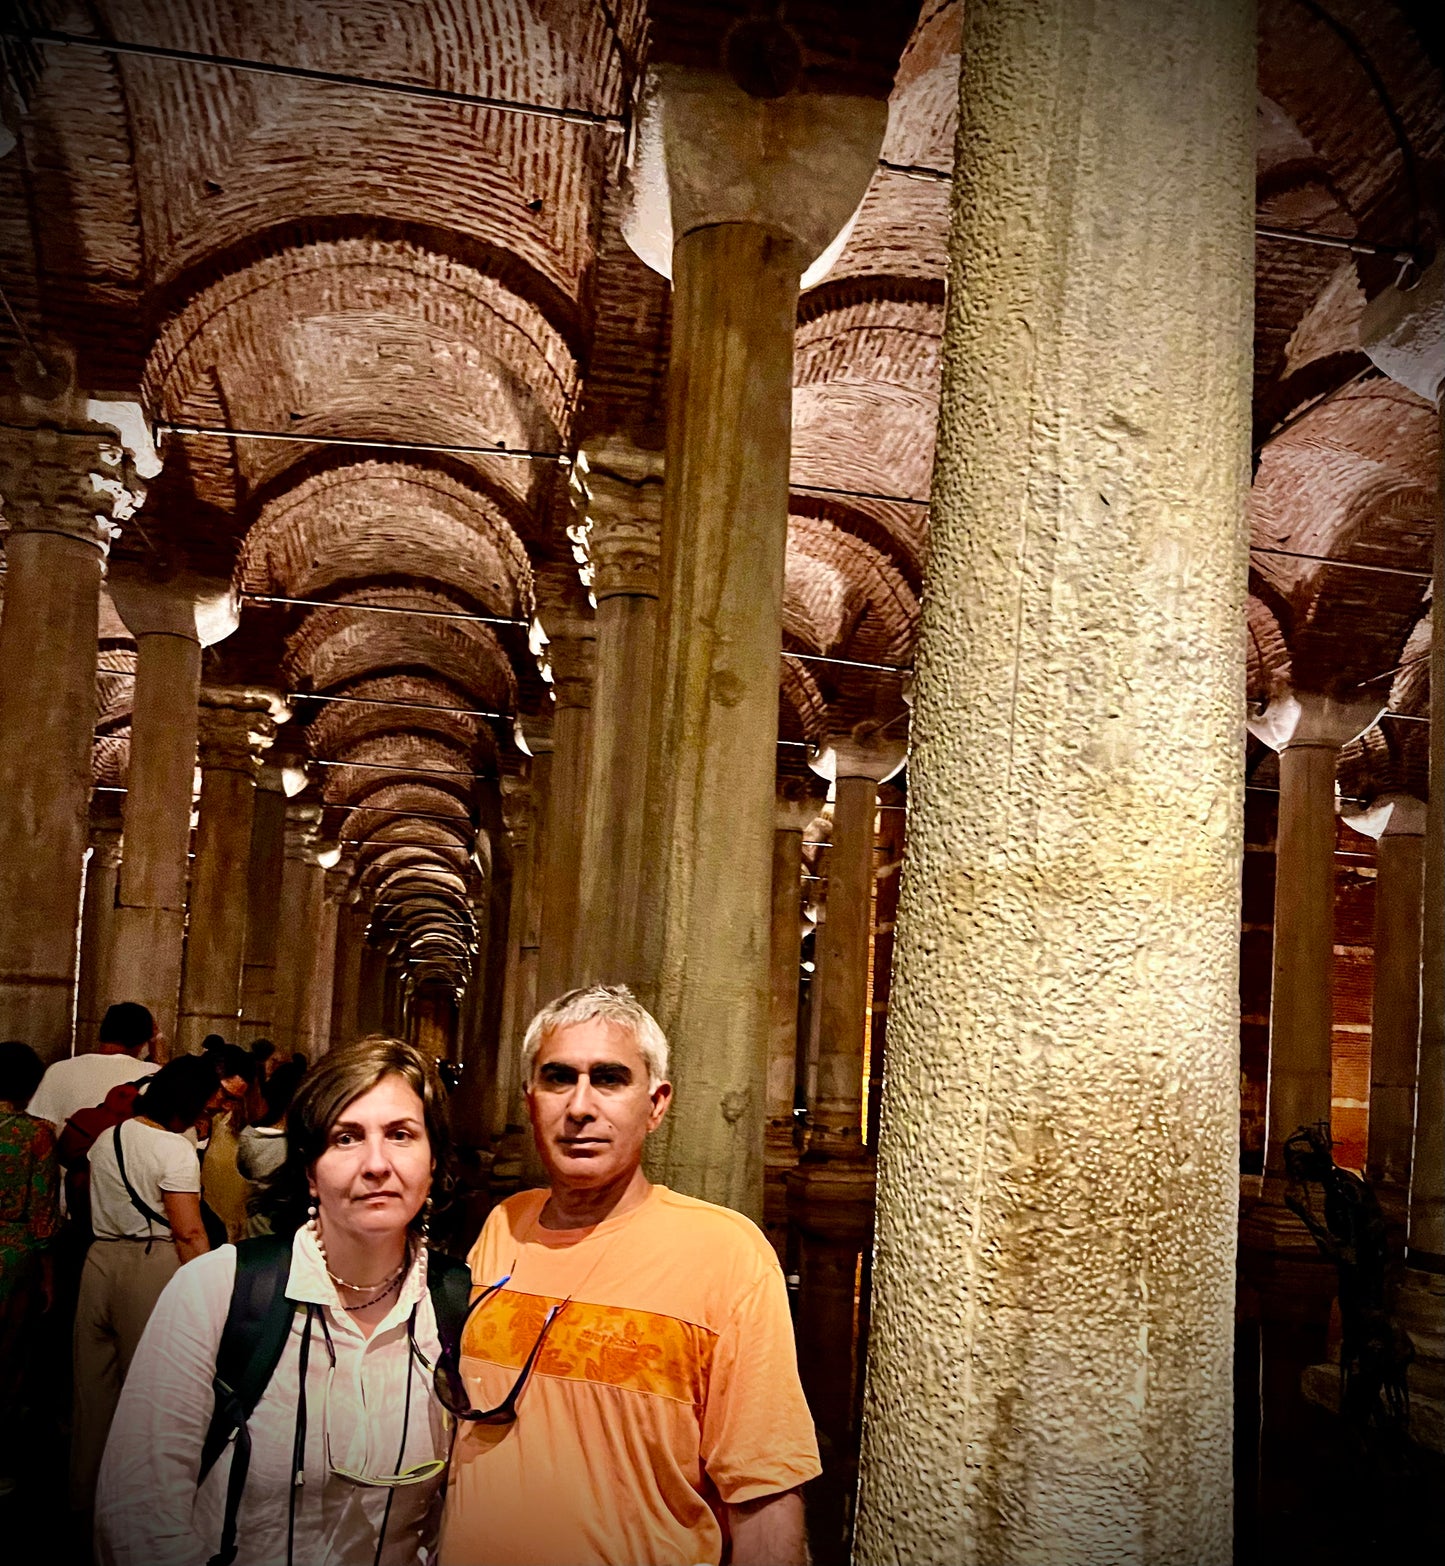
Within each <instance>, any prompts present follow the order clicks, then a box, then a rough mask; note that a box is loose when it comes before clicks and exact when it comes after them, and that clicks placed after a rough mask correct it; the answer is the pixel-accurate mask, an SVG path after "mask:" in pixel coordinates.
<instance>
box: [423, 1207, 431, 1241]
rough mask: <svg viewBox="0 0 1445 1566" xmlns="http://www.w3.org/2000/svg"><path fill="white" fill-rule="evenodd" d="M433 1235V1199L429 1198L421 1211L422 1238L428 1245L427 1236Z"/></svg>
mask: <svg viewBox="0 0 1445 1566" xmlns="http://www.w3.org/2000/svg"><path fill="white" fill-rule="evenodd" d="M430 1233H431V1197H430V1196H428V1197H427V1199H426V1202H425V1203H424V1204H423V1206H422V1210H421V1238H422V1243H423V1244H425V1243H426V1239H427V1236H428V1235H429V1234H430Z"/></svg>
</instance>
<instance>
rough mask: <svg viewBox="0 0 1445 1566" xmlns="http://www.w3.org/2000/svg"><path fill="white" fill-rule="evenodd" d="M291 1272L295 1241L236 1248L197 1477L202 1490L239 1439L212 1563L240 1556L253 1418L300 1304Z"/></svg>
mask: <svg viewBox="0 0 1445 1566" xmlns="http://www.w3.org/2000/svg"><path fill="white" fill-rule="evenodd" d="M290 1273H291V1243H290V1241H289V1240H285V1239H282V1238H281V1237H279V1236H277V1235H274V1234H266V1235H259V1236H257V1237H256V1238H255V1239H252V1240H242V1241H241V1243H240V1244H239V1245H238V1246H237V1247H236V1281H235V1282H234V1283H233V1284H232V1285H231V1303H230V1307H229V1308H228V1310H227V1312H226V1325H225V1327H224V1328H223V1329H222V1331H221V1344H220V1347H219V1348H218V1349H217V1351H216V1374H215V1378H214V1380H213V1381H212V1383H211V1385H212V1387H213V1389H214V1391H215V1394H216V1403H215V1409H214V1411H213V1412H212V1414H211V1423H210V1428H209V1429H208V1430H207V1431H206V1439H205V1441H204V1442H203V1443H202V1445H201V1468H200V1473H199V1475H198V1477H197V1479H196V1483H197V1484H198V1485H199V1484H202V1483H204V1481H205V1478H206V1475H207V1474H209V1473H210V1471H211V1470H212V1468H214V1467H215V1466H216V1462H217V1460H218V1459H219V1458H220V1455H221V1453H222V1452H224V1451H225V1449H226V1443H227V1442H228V1441H229V1440H230V1439H231V1437H232V1435H234V1436H235V1438H236V1444H235V1451H234V1452H233V1453H232V1455H231V1471H230V1474H229V1475H228V1476H227V1483H226V1514H225V1521H224V1523H223V1524H222V1528H221V1547H220V1549H219V1550H218V1551H217V1552H216V1554H215V1555H214V1556H212V1557H211V1563H210V1566H230V1563H231V1562H232V1561H234V1560H235V1558H236V1518H237V1516H238V1514H239V1512H240V1509H241V1494H242V1492H243V1491H244V1490H245V1488H246V1471H247V1469H248V1468H249V1467H250V1463H251V1436H250V1432H249V1430H248V1429H247V1421H248V1420H249V1419H250V1417H251V1415H252V1414H253V1413H254V1412H255V1410H256V1405H257V1403H259V1402H260V1401H261V1395H262V1393H263V1392H265V1390H266V1387H267V1385H268V1384H269V1383H270V1380H271V1377H272V1375H273V1374H274V1373H275V1370H276V1366H277V1364H278V1363H279V1361H280V1359H281V1353H282V1350H283V1349H284V1348H285V1346H286V1335H287V1333H288V1332H289V1331H290V1329H291V1318H292V1316H293V1315H294V1314H295V1311H296V1302H295V1301H294V1300H290V1299H288V1298H287V1297H286V1280H287V1278H288V1277H289V1276H290Z"/></svg>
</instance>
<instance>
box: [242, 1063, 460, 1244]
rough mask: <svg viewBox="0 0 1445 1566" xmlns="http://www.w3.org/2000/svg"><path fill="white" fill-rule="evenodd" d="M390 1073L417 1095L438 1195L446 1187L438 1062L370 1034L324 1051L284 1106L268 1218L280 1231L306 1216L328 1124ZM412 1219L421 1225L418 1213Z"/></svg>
mask: <svg viewBox="0 0 1445 1566" xmlns="http://www.w3.org/2000/svg"><path fill="white" fill-rule="evenodd" d="M390 1076H397V1077H400V1078H401V1079H402V1081H404V1082H405V1083H406V1084H407V1086H408V1087H410V1088H411V1089H412V1091H413V1092H415V1094H416V1096H417V1097H418V1098H419V1099H420V1100H421V1107H422V1117H423V1119H424V1121H425V1123H426V1134H427V1141H428V1142H429V1143H430V1145H431V1156H432V1160H433V1162H434V1164H435V1166H436V1167H435V1170H434V1172H433V1174H432V1189H433V1191H434V1192H435V1193H436V1194H437V1195H441V1194H442V1192H443V1191H444V1190H445V1189H446V1187H447V1184H448V1180H447V1173H448V1166H449V1160H450V1156H451V1146H452V1136H451V1127H450V1125H449V1124H448V1122H447V1107H446V1105H447V1096H446V1089H445V1088H444V1087H443V1086H442V1082H441V1078H440V1077H439V1076H438V1075H437V1068H436V1062H435V1061H434V1060H432V1058H431V1057H430V1056H429V1055H426V1054H423V1053H422V1051H421V1050H419V1049H417V1048H416V1046H415V1045H413V1044H407V1043H404V1042H403V1041H402V1040H401V1039H393V1038H386V1037H385V1036H383V1035H381V1034H373V1035H372V1036H370V1037H368V1038H364V1039H358V1040H357V1042H356V1043H355V1044H343V1045H342V1046H340V1048H338V1049H333V1050H330V1051H328V1052H327V1053H326V1054H325V1055H323V1056H322V1057H321V1059H320V1060H319V1061H318V1062H317V1063H316V1065H314V1066H312V1067H311V1068H310V1069H309V1070H308V1071H307V1073H306V1075H305V1076H304V1077H303V1078H302V1079H301V1084H300V1086H299V1087H298V1088H297V1089H296V1094H295V1097H293V1098H292V1100H291V1103H290V1105H289V1106H288V1108H287V1110H286V1162H285V1164H284V1165H283V1166H282V1169H281V1173H280V1175H279V1176H278V1177H277V1179H276V1183H275V1186H274V1191H275V1211H274V1215H273V1218H272V1223H273V1226H274V1228H275V1230H276V1232H277V1233H278V1234H289V1233H292V1232H294V1231H295V1230H296V1229H299V1228H300V1227H301V1225H302V1224H303V1223H304V1222H305V1221H306V1210H307V1208H308V1207H309V1206H310V1203H311V1195H310V1186H309V1173H310V1169H311V1166H312V1164H314V1163H315V1162H316V1160H317V1159H318V1158H320V1156H321V1155H322V1153H324V1152H325V1151H326V1145H327V1142H328V1141H329V1140H330V1136H331V1128H332V1127H333V1126H334V1125H335V1124H336V1122H337V1121H338V1120H339V1119H340V1118H341V1113H342V1111H343V1110H344V1109H345V1108H346V1106H347V1105H348V1104H350V1103H353V1102H354V1101H355V1100H356V1099H358V1098H360V1097H361V1095H362V1094H363V1093H369V1092H370V1091H371V1090H372V1088H374V1087H375V1086H376V1085H377V1084H378V1083H379V1082H381V1081H382V1080H383V1079H384V1078H386V1077H390ZM412 1223H413V1227H417V1226H419V1225H420V1223H421V1217H420V1215H418V1216H417V1217H416V1218H415V1219H413V1220H412Z"/></svg>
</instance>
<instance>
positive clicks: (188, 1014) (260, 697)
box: [176, 686, 290, 1053]
mask: <svg viewBox="0 0 1445 1566" xmlns="http://www.w3.org/2000/svg"><path fill="white" fill-rule="evenodd" d="M289 716H290V712H289V709H288V708H287V706H286V704H285V703H284V702H283V701H282V700H281V698H280V696H278V695H277V694H276V693H275V692H274V691H263V690H248V689H245V688H239V687H220V686H217V687H211V688H208V689H204V690H202V692H201V705H200V717H199V755H200V764H201V800H200V810H199V814H198V817H197V822H196V858H195V863H194V865H193V867H192V870H191V896H190V917H189V919H188V921H187V930H186V949H185V969H184V976H183V978H182V980H181V1018H180V1027H179V1029H178V1031H177V1034H176V1042H177V1046H178V1048H179V1049H181V1050H184V1051H188V1052H191V1053H194V1052H195V1051H197V1050H199V1049H200V1047H201V1041H202V1040H203V1039H204V1038H205V1037H206V1036H207V1035H208V1034H211V1033H218V1034H220V1036H221V1037H222V1038H223V1039H225V1040H226V1041H227V1042H228V1043H231V1044H235V1043H239V1042H240V1017H241V978H242V974H243V972H244V969H245V963H246V919H247V909H248V907H249V904H250V895H249V894H250V881H251V835H252V825H253V823H254V820H255V814H256V779H257V778H258V777H259V776H260V774H261V760H262V757H263V756H264V754H265V752H266V751H267V750H268V749H269V747H270V745H271V742H272V740H274V739H275V737H276V725H277V723H278V722H284V721H285V719H286V718H288V717H289Z"/></svg>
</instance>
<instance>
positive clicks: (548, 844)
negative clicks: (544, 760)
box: [537, 620, 593, 1005]
mask: <svg viewBox="0 0 1445 1566" xmlns="http://www.w3.org/2000/svg"><path fill="white" fill-rule="evenodd" d="M547 651H548V655H549V656H550V658H551V662H552V676H553V684H552V689H553V690H554V691H555V692H556V696H557V701H556V706H555V709H554V711H553V714H552V755H551V765H550V768H549V771H550V784H549V787H550V797H549V799H548V801H547V829H546V832H545V833H544V834H543V836H542V841H541V852H542V882H543V887H542V929H541V949H540V951H539V953H538V959H537V1003H538V1005H546V1003H547V1002H548V1001H550V1000H555V999H556V998H557V996H559V995H561V994H562V993H563V992H564V991H566V990H569V989H571V988H572V986H573V983H574V982H575V978H576V971H577V970H576V962H577V937H578V897H579V894H580V891H581V884H582V838H583V832H584V830H585V827H586V820H587V771H588V751H589V749H590V746H591V734H592V659H593V638H592V628H591V626H590V625H587V624H585V623H584V622H582V621H580V620H579V621H567V622H564V623H563V625H562V628H561V629H560V630H559V631H558V632H557V633H556V634H555V635H553V636H552V640H551V643H550V645H549V646H548V648H547Z"/></svg>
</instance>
